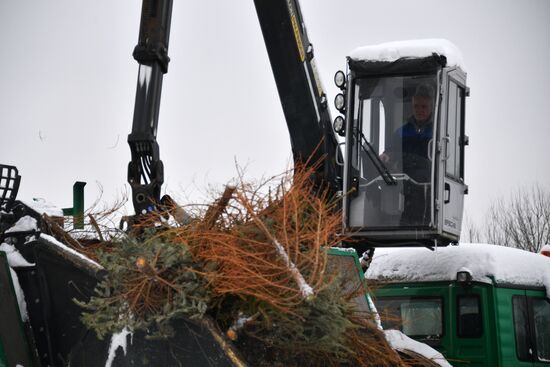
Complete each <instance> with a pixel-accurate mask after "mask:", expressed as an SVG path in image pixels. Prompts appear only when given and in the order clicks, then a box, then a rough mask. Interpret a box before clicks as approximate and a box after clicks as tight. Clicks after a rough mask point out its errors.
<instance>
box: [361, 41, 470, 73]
mask: <svg viewBox="0 0 550 367" xmlns="http://www.w3.org/2000/svg"><path fill="white" fill-rule="evenodd" d="M434 53H435V54H437V55H440V56H445V57H446V58H447V66H458V67H460V68H461V69H462V71H464V72H466V66H465V65H464V61H463V59H462V54H461V52H460V50H459V49H458V47H456V46H455V45H454V44H453V43H452V42H450V41H447V40H446V39H423V40H411V41H397V42H387V43H381V44H379V45H374V46H363V47H359V48H356V49H355V50H353V51H352V52H351V53H350V58H351V59H352V60H355V61H370V62H393V61H397V60H399V59H415V58H419V59H420V58H425V57H429V56H432V55H433V54H434Z"/></svg>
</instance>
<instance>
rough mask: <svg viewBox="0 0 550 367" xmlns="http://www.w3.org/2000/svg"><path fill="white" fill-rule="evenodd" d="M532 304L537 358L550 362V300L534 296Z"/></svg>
mask: <svg viewBox="0 0 550 367" xmlns="http://www.w3.org/2000/svg"><path fill="white" fill-rule="evenodd" d="M532 305H533V323H534V326H535V327H534V329H535V330H534V331H535V340H536V342H537V358H538V360H539V361H542V362H550V300H548V299H545V298H532Z"/></svg>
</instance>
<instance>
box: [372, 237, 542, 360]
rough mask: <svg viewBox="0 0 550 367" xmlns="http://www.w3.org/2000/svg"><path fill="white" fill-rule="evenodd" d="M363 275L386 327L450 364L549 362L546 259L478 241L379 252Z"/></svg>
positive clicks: (379, 250)
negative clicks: (371, 290)
mask: <svg viewBox="0 0 550 367" xmlns="http://www.w3.org/2000/svg"><path fill="white" fill-rule="evenodd" d="M366 278H367V281H368V282H369V285H370V286H371V288H373V293H374V295H375V305H376V307H377V309H378V312H379V313H380V316H381V318H382V324H383V326H384V327H385V328H386V329H399V330H401V331H402V332H403V333H405V334H406V335H408V336H409V337H411V338H413V339H416V340H418V341H421V342H424V343H426V344H428V345H430V346H432V347H433V348H435V349H437V350H439V351H440V352H441V353H442V354H443V355H444V356H445V357H446V358H447V360H448V361H449V362H450V363H451V364H452V365H453V366H472V367H473V366H487V367H497V366H498V367H523V366H550V299H549V297H548V296H549V293H550V258H549V257H546V256H543V255H541V254H535V253H529V252H526V251H522V250H518V249H513V248H507V247H502V246H495V245H484V244H460V245H458V246H449V247H446V248H437V249H435V250H430V249H426V248H415V249H412V248H399V249H396V248H394V249H377V250H376V255H375V256H374V259H373V261H372V264H371V266H370V267H369V269H368V270H367V272H366Z"/></svg>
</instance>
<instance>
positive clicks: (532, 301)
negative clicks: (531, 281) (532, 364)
mask: <svg viewBox="0 0 550 367" xmlns="http://www.w3.org/2000/svg"><path fill="white" fill-rule="evenodd" d="M512 307H513V315H514V330H515V334H516V351H517V356H518V358H519V359H520V360H525V361H538V362H550V300H548V299H547V298H541V297H525V296H514V297H513V298H512Z"/></svg>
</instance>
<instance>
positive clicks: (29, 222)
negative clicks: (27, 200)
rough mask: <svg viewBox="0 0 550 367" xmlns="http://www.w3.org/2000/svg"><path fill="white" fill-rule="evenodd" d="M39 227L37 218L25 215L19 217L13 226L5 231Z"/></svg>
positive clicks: (28, 229) (27, 229)
mask: <svg viewBox="0 0 550 367" xmlns="http://www.w3.org/2000/svg"><path fill="white" fill-rule="evenodd" d="M37 229H38V227H37V225H36V219H34V218H33V217H31V216H30V215H25V216H24V217H22V218H19V220H18V221H17V222H16V223H15V224H14V225H13V226H12V227H11V228H8V229H7V230H6V231H5V233H13V232H29V231H36V230H37Z"/></svg>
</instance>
